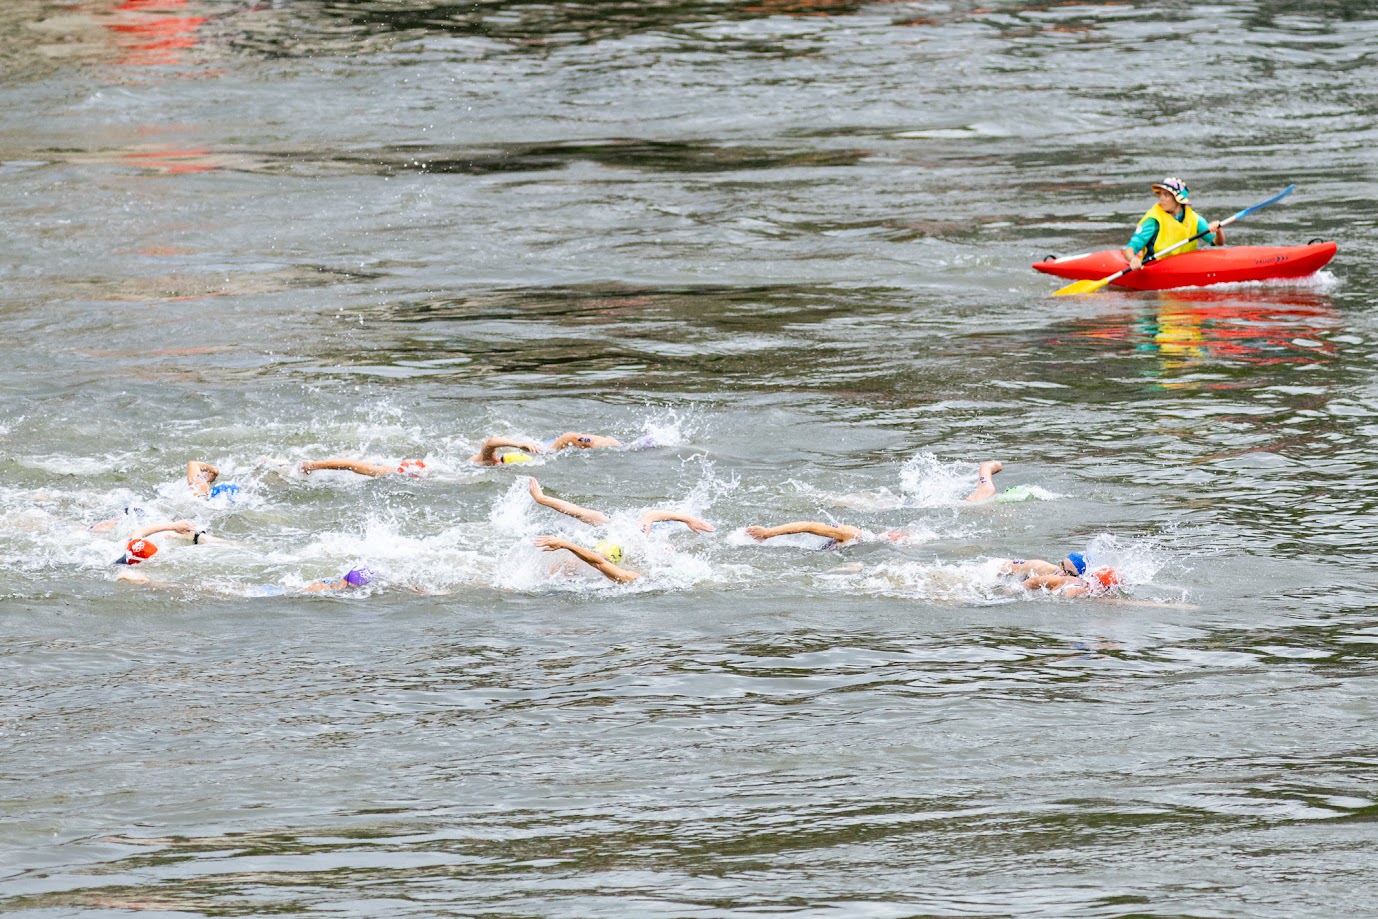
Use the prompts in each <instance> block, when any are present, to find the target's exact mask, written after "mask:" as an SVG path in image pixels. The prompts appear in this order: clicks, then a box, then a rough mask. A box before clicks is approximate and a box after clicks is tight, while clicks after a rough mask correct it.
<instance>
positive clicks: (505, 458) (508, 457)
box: [498, 450, 536, 464]
mask: <svg viewBox="0 0 1378 919" xmlns="http://www.w3.org/2000/svg"><path fill="white" fill-rule="evenodd" d="M498 459H499V460H500V461H501V462H502V463H503V464H508V463H531V462H535V460H536V458H535V457H534V456H532V455H531V454H530V453H523V452H522V451H520V450H513V451H512V452H511V453H504V454H503V455H502V456H500V457H498Z"/></svg>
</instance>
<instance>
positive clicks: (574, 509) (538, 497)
mask: <svg viewBox="0 0 1378 919" xmlns="http://www.w3.org/2000/svg"><path fill="white" fill-rule="evenodd" d="M531 500H533V501H535V502H536V503H537V504H539V505H541V506H543V507H548V508H550V509H551V510H552V511H559V512H560V513H562V514H565V515H567V516H570V517H573V518H574V519H575V520H582V521H583V522H584V523H587V524H588V525H589V526H599V525H600V524H604V523H607V522H608V515H607V514H604V513H602V512H601V511H595V510H591V509H589V508H587V507H580V506H579V505H577V504H575V503H574V502H572V501H562V500H560V499H559V498H552V497H550V496H549V495H547V494H546V493H545V492H543V491H541V485H540V483H539V482H537V481H536V479H535V477H534V476H533V477H532V479H531Z"/></svg>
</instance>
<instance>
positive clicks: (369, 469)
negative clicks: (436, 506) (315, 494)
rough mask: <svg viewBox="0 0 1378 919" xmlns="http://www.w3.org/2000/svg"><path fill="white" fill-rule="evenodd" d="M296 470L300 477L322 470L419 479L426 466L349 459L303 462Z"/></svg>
mask: <svg viewBox="0 0 1378 919" xmlns="http://www.w3.org/2000/svg"><path fill="white" fill-rule="evenodd" d="M297 468H298V469H299V470H301V473H302V475H310V474H311V473H313V472H319V471H320V470H322V469H338V470H340V471H343V472H354V473H357V474H359V475H366V476H371V477H373V478H375V479H376V478H381V477H382V476H385V475H405V476H409V477H411V478H413V479H419V478H421V477H422V476H424V475H425V474H426V464H425V463H424V462H422V461H421V460H417V459H404V460H402V462H401V463H399V464H398V465H396V466H387V465H384V464H382V463H366V462H364V461H362V460H351V459H323V460H303V461H302V462H301V464H300V465H299V466H297Z"/></svg>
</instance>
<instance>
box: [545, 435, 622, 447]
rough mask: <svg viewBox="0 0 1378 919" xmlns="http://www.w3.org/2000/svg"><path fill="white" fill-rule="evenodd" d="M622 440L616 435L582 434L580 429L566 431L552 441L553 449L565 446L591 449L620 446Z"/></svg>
mask: <svg viewBox="0 0 1378 919" xmlns="http://www.w3.org/2000/svg"><path fill="white" fill-rule="evenodd" d="M620 446H622V441H620V440H618V439H617V438H615V437H604V436H603V435H601V434H580V433H579V432H578V431H566V432H565V433H564V434H561V435H560V436H559V437H557V438H555V440H554V442H553V443H551V445H550V449H551V450H563V449H564V448H565V447H580V448H582V449H585V450H587V449H589V448H590V447H620Z"/></svg>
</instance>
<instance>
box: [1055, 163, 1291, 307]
mask: <svg viewBox="0 0 1378 919" xmlns="http://www.w3.org/2000/svg"><path fill="white" fill-rule="evenodd" d="M1296 187H1297V186H1295V185H1288V186H1287V187H1286V188H1284V189H1283V190H1282V191H1280V192H1278V193H1277V194H1276V195H1273V197H1271V198H1269V199H1268V200H1267V201H1260V202H1258V203H1257V204H1255V205H1252V206H1250V207H1246V208H1244V210H1242V211H1239V212H1238V213H1235V214H1231V215H1230V216H1228V217H1226V218H1225V219H1224V220H1222V221H1220V225H1221V226H1222V227H1227V226H1229V225H1230V224H1232V223H1234V222H1235V221H1236V220H1238V219H1239V218H1241V217H1247V216H1249V215H1250V214H1252V213H1253V212H1254V211H1257V210H1260V209H1262V208H1265V207H1267V206H1268V205H1270V204H1277V203H1278V202H1279V201H1281V200H1282V199H1283V198H1286V197H1287V196H1288V195H1290V194H1291V193H1292V191H1293V190H1294V189H1295V188H1296ZM1209 232H1210V230H1206V231H1204V232H1201V233H1197V234H1196V235H1195V236H1193V237H1191V238H1190V239H1184V240H1182V241H1181V242H1178V243H1173V244H1172V245H1170V246H1168V247H1167V248H1166V249H1164V250H1163V251H1162V252H1158V253H1155V254H1154V256H1153V258H1151V259H1149V260H1148V261H1146V262H1144V264H1145V265H1148V264H1151V263H1153V262H1156V261H1157V260H1158V259H1160V258H1162V257H1163V256H1165V255H1167V254H1168V253H1169V252H1171V251H1172V250H1174V249H1180V248H1181V247H1182V246H1185V245H1186V244H1187V243H1189V242H1195V241H1196V240H1198V239H1200V238H1201V237H1202V236H1205V235H1206V234H1207V233H1209ZM1133 270H1134V269H1133V268H1124V269H1121V270H1120V271H1117V272H1115V273H1114V274H1112V275H1111V276H1110V277H1108V278H1101V279H1100V280H1099V281H1073V282H1072V283H1071V284H1068V285H1067V286H1066V287H1064V288H1062V289H1061V290H1057V291H1054V292H1053V296H1054V297H1061V296H1065V295H1066V294H1094V293H1095V292H1096V291H1098V290H1100V289H1101V288H1102V287H1104V286H1105V285H1107V284H1109V283H1110V282H1111V281H1114V280H1116V279H1118V278H1122V277H1124V276H1125V275H1127V274H1129V272H1131V271H1133Z"/></svg>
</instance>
